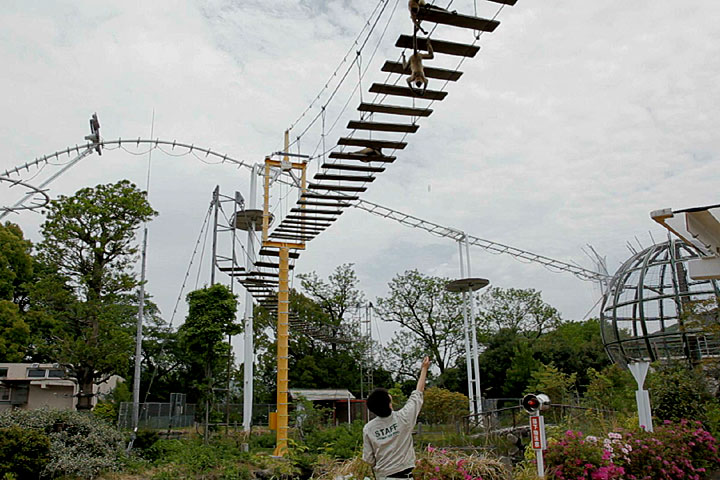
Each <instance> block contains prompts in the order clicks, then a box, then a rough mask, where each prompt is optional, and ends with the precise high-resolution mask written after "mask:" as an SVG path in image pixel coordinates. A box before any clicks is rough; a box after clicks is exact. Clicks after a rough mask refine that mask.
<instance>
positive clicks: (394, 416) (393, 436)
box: [363, 357, 430, 480]
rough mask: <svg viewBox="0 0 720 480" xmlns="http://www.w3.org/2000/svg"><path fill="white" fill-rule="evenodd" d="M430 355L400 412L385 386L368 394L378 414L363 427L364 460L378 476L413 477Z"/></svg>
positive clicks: (370, 408) (368, 400) (381, 477)
mask: <svg viewBox="0 0 720 480" xmlns="http://www.w3.org/2000/svg"><path fill="white" fill-rule="evenodd" d="M429 367H430V358H429V357H425V358H424V359H423V361H422V367H421V368H420V377H419V378H418V382H417V386H416V387H415V390H414V391H413V392H412V393H411V394H410V397H409V398H408V401H407V403H406V404H405V406H404V407H403V408H401V409H400V410H398V411H397V412H395V411H393V409H392V396H391V395H390V394H389V393H388V391H387V390H386V389H384V388H376V389H375V390H373V391H372V392H371V393H370V395H368V398H367V407H368V410H370V411H371V412H372V413H374V414H375V415H376V417H375V418H373V419H372V420H370V421H369V422H368V423H367V424H365V427H364V428H363V460H364V461H365V462H367V463H368V464H370V466H371V467H372V468H373V472H374V473H375V478H376V479H377V480H382V479H385V478H412V470H413V468H414V467H415V449H414V448H413V438H412V432H413V429H414V428H415V423H416V422H417V417H418V414H419V413H420V409H421V408H422V404H423V392H424V391H425V379H426V378H427V371H428V368H429Z"/></svg>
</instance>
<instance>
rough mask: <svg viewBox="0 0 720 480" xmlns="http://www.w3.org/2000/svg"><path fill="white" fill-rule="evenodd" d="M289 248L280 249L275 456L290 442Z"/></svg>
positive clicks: (285, 449) (282, 451) (283, 452)
mask: <svg viewBox="0 0 720 480" xmlns="http://www.w3.org/2000/svg"><path fill="white" fill-rule="evenodd" d="M289 258H290V255H289V248H288V247H287V246H282V247H280V273H279V275H280V279H279V285H278V324H277V355H278V356H277V436H276V446H275V455H277V456H282V455H284V454H285V452H286V451H287V440H288V428H289V427H288V423H289V422H288V420H289V415H288V385H289V380H288V372H289V368H288V356H289V352H288V342H289V337H290V319H289V312H290V289H289V286H288V283H289V282H288V277H289V274H288V272H289V270H290V268H289Z"/></svg>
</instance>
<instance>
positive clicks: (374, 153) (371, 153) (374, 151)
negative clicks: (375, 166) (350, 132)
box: [352, 147, 384, 162]
mask: <svg viewBox="0 0 720 480" xmlns="http://www.w3.org/2000/svg"><path fill="white" fill-rule="evenodd" d="M352 153H353V154H355V155H363V156H365V157H367V160H366V159H364V158H361V159H359V160H360V161H362V162H372V157H382V156H384V155H383V153H382V148H373V147H365V148H363V149H361V150H358V151H356V152H352Z"/></svg>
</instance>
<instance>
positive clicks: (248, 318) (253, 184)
mask: <svg viewBox="0 0 720 480" xmlns="http://www.w3.org/2000/svg"><path fill="white" fill-rule="evenodd" d="M258 173H259V170H258V164H255V165H253V167H252V169H251V170H250V201H249V202H248V208H249V209H250V210H255V206H256V203H257V200H256V199H257V177H258ZM246 248H247V251H246V252H245V253H246V256H245V271H246V273H249V272H250V271H251V270H252V268H253V265H254V264H255V222H253V223H252V224H251V225H250V228H248V236H247V245H246ZM244 340H245V341H244V350H245V352H244V357H245V358H244V365H243V430H244V431H246V432H249V431H250V429H251V427H252V412H253V397H254V396H253V361H254V358H255V355H254V354H255V350H254V349H255V346H254V342H253V296H252V294H251V293H250V292H249V291H248V290H245V337H244Z"/></svg>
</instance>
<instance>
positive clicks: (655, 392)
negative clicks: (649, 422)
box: [648, 364, 712, 422]
mask: <svg viewBox="0 0 720 480" xmlns="http://www.w3.org/2000/svg"><path fill="white" fill-rule="evenodd" d="M648 390H649V391H650V402H651V404H652V413H653V415H654V416H656V417H658V418H660V419H662V420H672V421H674V422H677V421H679V420H681V419H683V418H694V419H704V418H705V417H704V415H705V409H706V408H705V404H706V403H707V402H709V401H710V400H711V398H712V397H711V395H710V392H709V391H708V386H707V383H706V381H705V378H704V376H703V373H702V372H701V371H699V370H693V369H690V368H687V367H685V366H684V365H676V364H672V365H655V366H654V371H653V372H651V374H650V375H649V376H648Z"/></svg>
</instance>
